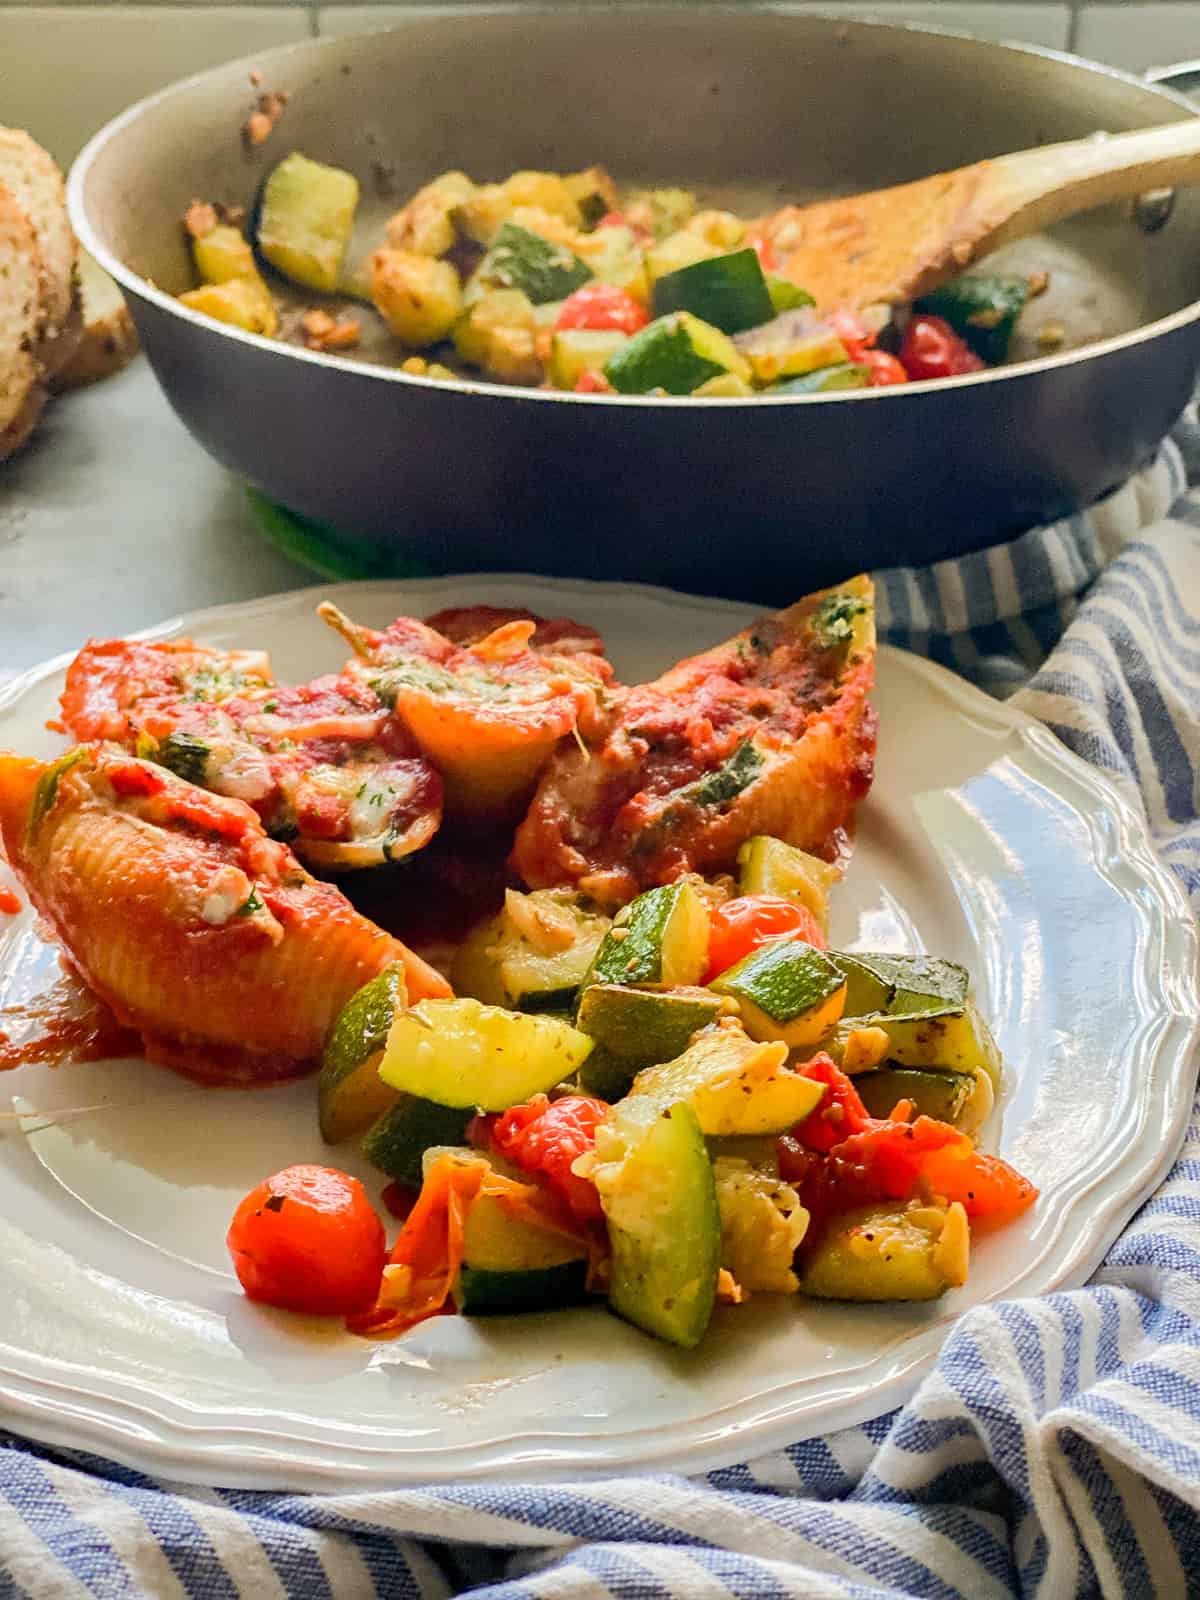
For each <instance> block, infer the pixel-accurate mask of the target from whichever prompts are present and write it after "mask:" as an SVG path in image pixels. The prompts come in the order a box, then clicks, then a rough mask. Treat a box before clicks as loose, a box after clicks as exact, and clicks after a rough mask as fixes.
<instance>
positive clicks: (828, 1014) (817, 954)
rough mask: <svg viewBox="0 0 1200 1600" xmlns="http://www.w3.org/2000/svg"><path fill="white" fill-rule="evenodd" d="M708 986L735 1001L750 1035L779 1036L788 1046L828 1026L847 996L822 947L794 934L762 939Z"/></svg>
mask: <svg viewBox="0 0 1200 1600" xmlns="http://www.w3.org/2000/svg"><path fill="white" fill-rule="evenodd" d="M712 987H713V988H714V989H715V990H716V991H717V993H718V994H726V995H730V996H731V997H732V998H733V999H734V1000H736V1001H737V1003H738V1008H739V1010H740V1011H741V1014H742V1021H743V1022H744V1024H745V1027H746V1032H747V1033H748V1034H749V1035H750V1037H751V1038H752V1039H781V1040H782V1041H783V1042H784V1043H785V1044H786V1045H788V1046H789V1047H790V1048H791V1049H794V1050H795V1049H803V1048H806V1047H807V1046H809V1045H815V1044H818V1043H819V1042H820V1041H821V1040H822V1039H823V1038H824V1037H825V1036H826V1034H828V1033H830V1032H832V1030H833V1028H834V1027H835V1025H836V1024H837V1021H838V1019H839V1017H840V1016H841V1014H842V1007H843V1006H844V1004H845V1001H846V979H845V977H844V976H843V974H842V972H841V970H840V969H839V968H838V967H836V966H835V965H834V963H833V962H832V961H831V960H830V959H829V957H828V956H827V955H825V954H824V952H823V951H820V950H817V949H815V948H814V947H813V946H812V945H808V944H804V943H803V942H801V941H800V940H796V939H784V940H779V941H777V942H775V943H773V944H767V945H763V946H762V947H761V949H758V950H755V951H753V952H752V953H751V954H750V955H748V956H746V957H745V958H744V960H742V961H739V962H738V964H737V965H736V966H735V967H731V968H730V969H729V971H728V972H723V973H722V974H721V976H720V977H719V978H717V979H716V981H715V982H714V983H713V985H712Z"/></svg>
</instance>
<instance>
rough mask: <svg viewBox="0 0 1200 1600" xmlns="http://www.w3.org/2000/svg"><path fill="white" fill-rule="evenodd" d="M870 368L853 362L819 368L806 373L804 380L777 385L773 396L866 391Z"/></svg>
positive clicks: (868, 384)
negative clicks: (851, 390)
mask: <svg viewBox="0 0 1200 1600" xmlns="http://www.w3.org/2000/svg"><path fill="white" fill-rule="evenodd" d="M870 382H871V369H870V367H863V366H859V365H858V364H857V363H856V362H853V361H843V362H842V363H841V364H840V365H839V366H836V367H818V368H817V370H816V371H815V372H806V373H805V374H804V376H803V377H802V378H789V379H788V380H787V382H786V383H777V384H776V385H775V387H774V388H773V389H772V390H771V393H772V394H834V393H835V392H836V391H837V390H839V389H866V388H868V387H869V386H870Z"/></svg>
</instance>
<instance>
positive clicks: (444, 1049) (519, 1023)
mask: <svg viewBox="0 0 1200 1600" xmlns="http://www.w3.org/2000/svg"><path fill="white" fill-rule="evenodd" d="M591 1048H592V1041H591V1040H590V1039H589V1038H588V1037H587V1035H586V1034H582V1033H579V1032H577V1031H576V1029H574V1028H572V1027H571V1026H570V1024H569V1023H567V1022H562V1021H560V1020H559V1019H558V1018H557V1017H541V1016H529V1015H527V1014H525V1013H521V1012H516V1011H504V1010H501V1008H500V1007H499V1006H485V1005H481V1004H480V1002H479V1001H478V1000H421V1001H419V1002H418V1003H417V1005H415V1006H413V1007H412V1008H411V1010H408V1011H404V1012H401V1013H400V1014H399V1015H397V1017H396V1019H395V1021H394V1022H393V1023H392V1028H391V1032H390V1033H389V1034H388V1040H387V1045H386V1047H385V1049H384V1053H383V1060H382V1061H381V1062H380V1065H379V1076H380V1077H381V1078H382V1079H383V1081H384V1082H385V1083H386V1084H390V1085H391V1087H392V1088H393V1089H398V1090H400V1092H401V1093H403V1094H411V1095H416V1096H417V1097H418V1098H420V1099H423V1100H433V1101H436V1103H437V1104H438V1105H442V1106H459V1107H462V1108H463V1109H464V1110H465V1109H467V1108H469V1107H478V1108H479V1110H481V1111H507V1110H508V1108H509V1106H517V1105H520V1104H521V1103H522V1102H523V1101H525V1100H528V1099H529V1097H530V1095H533V1094H539V1093H541V1092H542V1091H544V1090H546V1089H552V1088H553V1087H554V1086H555V1084H556V1083H561V1082H562V1081H563V1079H564V1078H569V1077H571V1076H572V1075H573V1074H574V1073H575V1072H577V1071H578V1070H579V1068H580V1067H581V1066H582V1064H583V1062H584V1061H585V1059H586V1058H587V1055H588V1053H589V1051H590V1050H591Z"/></svg>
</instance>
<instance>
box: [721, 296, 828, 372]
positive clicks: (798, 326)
mask: <svg viewBox="0 0 1200 1600" xmlns="http://www.w3.org/2000/svg"><path fill="white" fill-rule="evenodd" d="M735 343H736V345H737V348H738V351H739V352H740V354H741V355H742V356H743V357H744V358H745V359H746V360H747V361H748V362H749V364H750V370H751V371H752V372H753V374H754V378H755V381H756V382H758V383H778V382H779V381H780V379H781V378H798V377H801V376H802V375H803V374H804V373H806V372H816V371H817V370H818V369H819V368H821V367H837V366H843V365H844V364H845V363H846V361H847V360H848V359H849V358H848V356H847V354H846V347H845V345H844V344H843V343H842V341H841V340H840V339H839V338H838V336H837V334H836V333H834V331H833V329H832V328H831V327H830V326H829V324H828V323H827V322H824V321H823V320H822V319H821V318H820V317H819V316H818V315H817V313H816V312H815V311H814V310H813V308H812V307H811V306H800V307H798V308H797V309H796V310H795V311H785V312H783V313H782V315H780V316H777V317H773V318H772V319H771V321H770V322H764V323H763V324H761V326H759V327H757V328H751V329H750V330H749V331H748V332H746V333H739V334H738V336H737V339H736V340H735Z"/></svg>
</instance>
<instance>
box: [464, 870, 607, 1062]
mask: <svg viewBox="0 0 1200 1600" xmlns="http://www.w3.org/2000/svg"><path fill="white" fill-rule="evenodd" d="M609 926H610V920H609V918H608V917H606V916H603V915H601V914H600V913H599V912H595V911H591V910H587V909H585V908H584V907H583V906H582V905H581V904H580V901H579V897H578V896H577V895H575V894H573V893H572V892H571V891H570V890H565V889H535V890H534V891H533V893H532V894H520V893H518V891H517V890H515V889H510V890H508V892H507V893H506V895H505V897H504V909H503V910H502V911H501V912H499V913H498V915H496V916H495V917H492V918H491V919H490V920H489V921H487V922H485V923H483V924H482V925H481V926H480V927H478V928H476V929H475V930H474V931H473V932H472V933H470V934H469V935H468V936H467V938H466V939H465V940H464V941H463V943H462V944H461V945H460V947H459V950H458V954H457V955H456V956H455V959H454V965H453V967H452V968H451V972H450V981H451V983H452V984H453V985H454V992H455V993H456V994H458V995H468V996H471V997H473V998H474V999H476V1000H482V1001H483V1002H484V1003H485V1004H486V1005H498V1006H508V1007H510V1008H511V1009H512V1010H514V1011H555V1010H560V1009H561V1010H568V1009H569V1008H570V1007H571V1005H572V1004H573V1003H574V1000H575V994H576V991H577V990H578V988H579V985H580V984H581V983H582V982H583V979H584V978H585V977H586V975H587V973H588V970H589V968H590V967H591V964H592V960H593V958H594V957H595V954H596V951H597V950H598V949H599V948H600V944H601V942H602V940H603V939H604V936H605V934H606V933H607V932H608V929H609ZM585 1031H586V1030H585Z"/></svg>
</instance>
